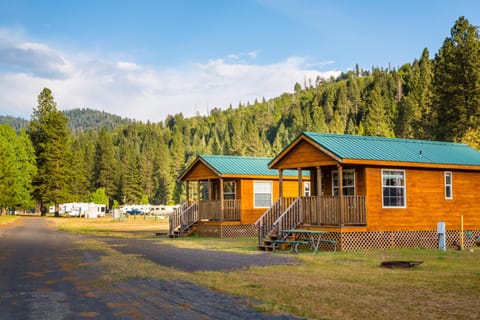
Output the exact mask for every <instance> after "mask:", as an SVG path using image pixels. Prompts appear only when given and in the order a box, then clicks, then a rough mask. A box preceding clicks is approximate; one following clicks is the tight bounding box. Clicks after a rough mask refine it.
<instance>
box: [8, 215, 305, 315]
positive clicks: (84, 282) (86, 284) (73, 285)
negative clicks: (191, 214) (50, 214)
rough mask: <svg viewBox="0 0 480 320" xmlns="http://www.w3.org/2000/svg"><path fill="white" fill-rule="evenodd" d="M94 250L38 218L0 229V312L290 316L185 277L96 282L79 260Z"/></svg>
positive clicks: (96, 254)
mask: <svg viewBox="0 0 480 320" xmlns="http://www.w3.org/2000/svg"><path fill="white" fill-rule="evenodd" d="M140 253H141V252H140ZM210 254H213V253H210ZM100 255H101V253H99V252H94V251H86V250H77V248H76V246H75V244H74V242H73V241H72V236H71V235H67V234H65V233H64V232H61V231H57V230H56V229H55V227H54V226H53V225H52V224H51V223H49V222H48V221H47V220H45V219H42V218H21V219H18V220H17V221H16V222H14V223H13V224H11V225H8V226H6V227H2V228H0V319H35V320H41V319H48V320H56V319H180V320H181V319H188V320H193V319H298V318H296V317H293V316H288V315H268V314H264V313H261V312H258V311H256V310H254V309H252V308H250V307H249V306H248V305H247V304H246V303H245V300H244V299H242V298H238V297H231V296H228V295H225V294H221V293H218V292H215V291H212V290H209V289H207V288H203V287H200V286H198V285H196V284H193V283H189V282H186V281H162V280H155V279H133V280H128V281H124V282H117V283H114V284H108V286H110V287H108V288H102V289H100V288H99V286H98V285H94V284H95V283H96V281H97V280H98V279H97V278H98V274H97V273H96V270H95V268H92V267H88V268H86V267H81V266H83V265H84V263H85V262H95V261H96V260H97V259H99V256H100ZM147 257H148V255H147ZM211 258H212V256H210V257H209V259H211ZM163 259H165V258H163Z"/></svg>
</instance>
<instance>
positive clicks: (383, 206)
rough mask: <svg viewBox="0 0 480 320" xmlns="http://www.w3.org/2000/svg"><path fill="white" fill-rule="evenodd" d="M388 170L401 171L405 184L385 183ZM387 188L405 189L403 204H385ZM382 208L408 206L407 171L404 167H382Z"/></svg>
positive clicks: (403, 207) (402, 207)
mask: <svg viewBox="0 0 480 320" xmlns="http://www.w3.org/2000/svg"><path fill="white" fill-rule="evenodd" d="M386 172H401V173H402V179H403V185H401V186H387V185H384V181H385V180H384V177H385V175H386ZM385 188H396V189H402V190H403V205H402V206H392V205H389V206H387V205H385V194H384V192H385ZM382 208H384V209H405V208H407V172H406V170H404V169H382Z"/></svg>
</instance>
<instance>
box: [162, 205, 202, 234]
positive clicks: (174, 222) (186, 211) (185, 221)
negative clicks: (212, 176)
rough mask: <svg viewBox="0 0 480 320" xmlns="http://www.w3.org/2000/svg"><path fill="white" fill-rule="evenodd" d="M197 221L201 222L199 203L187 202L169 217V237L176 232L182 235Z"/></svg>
mask: <svg viewBox="0 0 480 320" xmlns="http://www.w3.org/2000/svg"><path fill="white" fill-rule="evenodd" d="M197 221H199V216H198V201H195V202H193V203H188V202H185V203H183V204H182V205H180V206H179V207H178V208H176V209H174V210H173V212H172V214H170V216H169V219H168V222H169V235H173V233H174V231H175V230H179V231H180V234H182V233H183V232H184V231H185V230H186V229H188V228H189V227H190V226H191V225H193V224H194V223H196V222H197Z"/></svg>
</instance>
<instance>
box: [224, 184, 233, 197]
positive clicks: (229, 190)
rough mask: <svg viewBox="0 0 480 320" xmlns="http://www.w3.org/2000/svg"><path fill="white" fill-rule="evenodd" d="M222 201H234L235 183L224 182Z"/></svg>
mask: <svg viewBox="0 0 480 320" xmlns="http://www.w3.org/2000/svg"><path fill="white" fill-rule="evenodd" d="M223 199H225V200H235V181H225V182H224V183H223Z"/></svg>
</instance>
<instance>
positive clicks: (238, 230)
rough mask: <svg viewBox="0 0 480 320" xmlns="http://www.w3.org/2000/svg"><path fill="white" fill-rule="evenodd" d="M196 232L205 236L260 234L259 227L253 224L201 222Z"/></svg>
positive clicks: (252, 235)
mask: <svg viewBox="0 0 480 320" xmlns="http://www.w3.org/2000/svg"><path fill="white" fill-rule="evenodd" d="M196 233H197V234H199V235H201V236H204V237H217V238H243V237H256V236H257V235H258V231H257V228H256V227H255V225H253V224H236V225H235V224H234V225H232V224H221V223H218V224H212V223H200V224H199V227H198V230H197V232H196Z"/></svg>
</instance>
